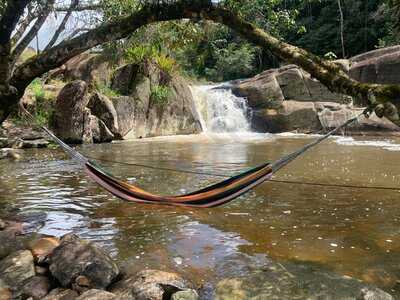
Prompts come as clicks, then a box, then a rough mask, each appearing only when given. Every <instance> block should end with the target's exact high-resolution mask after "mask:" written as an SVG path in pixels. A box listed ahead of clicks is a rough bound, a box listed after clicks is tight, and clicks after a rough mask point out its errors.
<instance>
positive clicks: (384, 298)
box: [357, 287, 394, 300]
mask: <svg viewBox="0 0 400 300" xmlns="http://www.w3.org/2000/svg"><path fill="white" fill-rule="evenodd" d="M393 299H394V298H393V297H392V296H391V295H389V294H388V293H386V292H384V291H382V290H380V289H377V288H369V287H365V288H362V289H361V291H360V294H359V296H358V297H357V300H393Z"/></svg>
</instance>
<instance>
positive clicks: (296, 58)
mask: <svg viewBox="0 0 400 300" xmlns="http://www.w3.org/2000/svg"><path fill="white" fill-rule="evenodd" d="M182 18H191V19H199V18H203V19H209V20H212V21H214V22H217V23H221V24H225V25H226V26H228V27H230V28H232V29H233V30H235V31H236V32H238V33H239V34H241V35H242V36H243V37H244V38H246V39H247V40H249V41H251V42H253V43H254V44H255V45H258V46H261V47H262V48H264V49H266V50H269V51H270V52H272V53H273V54H275V55H276V56H278V57H280V58H281V59H283V60H285V61H287V62H290V63H293V64H296V65H298V66H299V67H301V68H303V69H304V70H305V71H307V72H309V73H310V74H311V75H312V76H313V77H314V78H316V79H318V80H319V81H320V82H321V83H323V84H324V85H326V86H327V87H328V88H329V89H330V90H331V91H334V92H338V93H343V94H347V95H351V96H354V97H358V98H362V99H365V101H366V102H367V103H368V105H370V106H371V107H373V108H375V107H377V108H379V115H383V114H384V115H385V116H387V117H388V118H389V119H390V120H391V121H392V122H394V123H396V124H397V125H400V121H399V115H398V112H397V108H400V86H397V85H379V84H366V83H360V82H357V81H355V80H353V79H351V78H350V77H349V76H348V75H347V74H346V73H345V72H344V71H342V70H341V68H339V66H337V65H336V64H334V63H332V62H329V61H324V60H322V59H321V58H319V57H317V56H315V55H313V54H311V53H309V52H307V51H306V50H304V49H301V48H298V47H295V46H292V45H289V44H287V43H285V42H283V41H280V40H278V39H276V38H275V37H273V36H271V35H270V34H268V33H267V32H265V31H263V30H261V29H259V28H257V27H255V26H254V25H252V24H251V23H248V22H246V21H244V20H243V19H241V18H240V17H239V16H237V15H236V14H234V13H233V12H230V11H228V10H226V9H224V8H222V7H219V6H216V5H213V4H212V3H211V1H209V0H196V1H194V0H180V1H177V2H174V3H170V4H166V3H164V4H159V5H156V6H155V5H151V6H145V7H144V8H143V9H142V10H140V11H138V12H136V13H134V14H132V15H131V16H129V17H126V18H122V19H119V20H117V21H115V22H111V23H106V24H104V25H102V26H100V27H98V28H96V29H93V30H90V31H88V32H87V33H84V34H82V35H80V36H78V37H76V38H73V39H71V40H69V41H64V42H62V43H60V44H58V45H57V46H55V47H53V48H51V49H49V50H48V51H45V52H43V53H42V54H40V55H38V56H36V57H34V58H32V59H30V60H28V61H27V62H26V63H24V64H23V65H21V66H19V67H18V68H17V69H16V70H15V72H14V75H13V77H12V79H11V83H12V85H13V86H15V87H16V88H17V89H18V91H19V94H23V91H24V90H25V88H26V87H27V85H28V84H29V83H30V82H31V81H32V80H33V79H35V78H36V77H38V76H41V75H42V74H44V73H46V72H48V71H49V70H52V69H54V68H57V67H59V66H61V65H62V64H64V63H65V62H66V61H68V60H69V59H71V58H72V57H74V56H76V55H78V54H81V53H83V52H84V51H86V50H88V49H90V48H93V47H95V46H97V45H100V44H103V43H105V42H109V41H112V40H118V39H121V38H125V37H127V36H128V35H129V34H131V33H132V32H134V31H135V30H136V29H138V28H140V27H141V26H144V25H147V24H149V23H153V22H159V21H168V20H176V19H182ZM392 102H393V103H394V104H395V105H393V104H392ZM377 104H380V105H378V106H377Z"/></svg>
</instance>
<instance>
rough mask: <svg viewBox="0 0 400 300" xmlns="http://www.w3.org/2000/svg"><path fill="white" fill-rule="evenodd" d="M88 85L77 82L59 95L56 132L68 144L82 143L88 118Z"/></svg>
mask: <svg viewBox="0 0 400 300" xmlns="http://www.w3.org/2000/svg"><path fill="white" fill-rule="evenodd" d="M88 102H89V98H88V97H87V84H86V83H85V82H84V81H82V80H76V81H73V82H71V83H69V84H67V85H66V86H65V87H64V88H63V89H62V90H61V92H60V93H59V94H58V97H57V100H56V104H55V124H54V131H55V133H56V135H57V136H59V137H60V138H61V139H63V140H64V141H66V142H68V143H82V142H83V139H82V138H83V134H84V130H85V127H84V126H85V118H87V113H86V110H87V109H86V106H87V104H88Z"/></svg>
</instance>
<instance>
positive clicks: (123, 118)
mask: <svg viewBox="0 0 400 300" xmlns="http://www.w3.org/2000/svg"><path fill="white" fill-rule="evenodd" d="M112 101H113V103H114V105H115V110H116V112H117V115H118V132H117V133H116V134H115V135H116V137H118V138H123V137H125V136H126V135H127V134H128V133H129V132H130V131H131V130H132V129H134V128H135V99H134V98H133V97H129V96H119V97H113V98H112Z"/></svg>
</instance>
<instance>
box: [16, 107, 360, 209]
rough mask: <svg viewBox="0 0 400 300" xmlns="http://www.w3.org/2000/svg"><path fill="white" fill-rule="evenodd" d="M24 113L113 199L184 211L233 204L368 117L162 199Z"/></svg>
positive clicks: (352, 119) (346, 123)
mask: <svg viewBox="0 0 400 300" xmlns="http://www.w3.org/2000/svg"><path fill="white" fill-rule="evenodd" d="M21 111H22V112H23V114H24V115H25V116H26V117H27V119H28V120H30V121H31V122H33V123H34V124H36V125H37V126H38V127H40V128H41V129H43V130H44V131H45V132H46V133H47V134H48V135H49V136H50V137H51V138H52V139H53V140H54V141H55V142H56V143H57V144H59V145H60V147H61V148H63V149H64V151H65V152H67V153H68V154H69V155H70V156H71V157H72V158H73V159H75V160H77V161H78V162H79V163H80V164H82V165H83V167H84V169H85V170H86V172H87V174H88V175H89V176H90V177H91V178H92V179H93V180H94V181H95V182H96V183H97V184H99V185H100V186H102V187H103V188H104V189H106V190H107V191H109V192H110V193H112V194H113V195H115V196H117V197H119V198H121V199H124V200H127V201H132V202H136V203H142V204H157V205H160V204H162V205H173V206H185V207H198V208H206V207H215V206H219V205H222V204H225V203H228V202H230V201H232V200H233V199H235V198H237V197H239V196H241V195H243V194H244V193H246V192H248V191H249V190H251V189H253V188H255V187H256V186H258V185H260V184H261V183H263V182H264V181H267V180H270V179H271V177H272V175H273V174H274V173H275V172H277V171H278V170H280V169H282V168H283V167H285V166H286V165H287V164H289V163H290V162H292V161H293V160H294V159H296V158H297V157H299V156H300V155H302V154H304V153H305V152H306V151H308V150H309V149H311V148H312V147H315V146H316V145H318V144H319V143H321V142H322V141H324V140H326V139H327V138H329V137H330V136H332V135H333V134H335V133H336V132H338V131H339V130H341V129H343V128H345V127H347V126H348V125H349V124H351V123H353V122H356V121H357V120H358V118H359V117H360V116H361V115H363V114H365V113H366V112H363V113H361V114H360V115H358V116H356V117H353V118H351V119H349V120H347V121H346V122H345V123H343V124H342V125H340V126H338V127H337V128H335V129H333V130H331V131H329V132H328V133H327V134H325V135H323V136H321V137H319V138H317V139H315V140H314V141H313V142H311V143H309V144H307V145H305V146H304V147H302V148H300V149H298V150H296V151H294V152H292V153H290V154H288V155H285V156H283V157H282V158H281V159H279V160H277V161H275V162H274V163H272V164H271V163H269V162H266V163H263V164H261V165H259V166H256V167H254V168H252V169H250V170H248V171H245V172H243V173H241V174H239V175H236V176H233V177H231V178H228V179H226V180H223V181H222V182H219V183H216V184H213V185H211V186H208V187H206V188H203V189H200V190H198V191H195V192H192V193H189V194H184V195H177V196H163V195H156V194H152V193H149V192H147V191H145V190H143V189H141V188H139V187H137V186H134V185H132V184H130V183H127V182H124V181H122V180H120V179H118V178H116V177H114V176H113V175H111V174H110V173H108V172H107V171H105V170H104V169H103V168H102V167H101V166H99V165H98V164H97V163H95V162H94V161H92V160H89V158H88V157H85V156H84V155H82V154H81V153H79V152H78V151H76V150H75V149H74V148H72V147H70V146H69V145H67V144H66V143H64V142H63V141H62V140H60V139H59V138H58V137H57V136H56V135H55V134H54V133H52V132H51V131H50V130H49V129H48V128H46V127H45V126H41V125H40V124H38V123H37V122H36V120H35V118H34V117H33V116H32V115H31V114H30V113H29V112H28V111H27V110H26V109H25V108H24V107H23V106H22V104H21Z"/></svg>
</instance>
